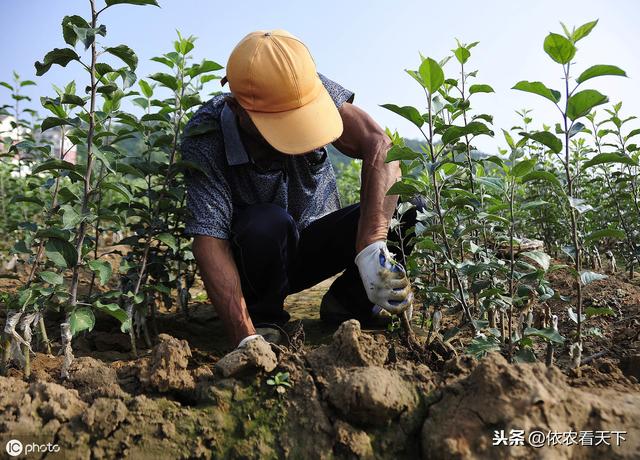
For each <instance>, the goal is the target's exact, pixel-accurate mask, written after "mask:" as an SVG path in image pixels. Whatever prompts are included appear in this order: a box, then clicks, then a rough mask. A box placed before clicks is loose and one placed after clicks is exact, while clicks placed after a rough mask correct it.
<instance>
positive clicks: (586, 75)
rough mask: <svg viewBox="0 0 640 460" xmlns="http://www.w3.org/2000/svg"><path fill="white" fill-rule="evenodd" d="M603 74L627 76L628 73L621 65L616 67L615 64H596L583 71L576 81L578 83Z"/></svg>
mask: <svg viewBox="0 0 640 460" xmlns="http://www.w3.org/2000/svg"><path fill="white" fill-rule="evenodd" d="M603 75H617V76H621V77H626V76H627V74H626V72H625V71H624V70H622V69H621V68H620V67H616V66H614V65H594V66H591V67H589V68H588V69H587V70H585V71H584V72H582V73H581V74H580V76H579V77H578V78H576V81H577V82H578V83H582V82H585V81H587V80H589V79H590V78H595V77H600V76H603Z"/></svg>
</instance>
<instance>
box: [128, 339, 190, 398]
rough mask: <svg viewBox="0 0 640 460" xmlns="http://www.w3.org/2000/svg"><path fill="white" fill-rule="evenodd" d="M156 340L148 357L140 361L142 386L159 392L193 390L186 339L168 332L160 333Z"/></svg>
mask: <svg viewBox="0 0 640 460" xmlns="http://www.w3.org/2000/svg"><path fill="white" fill-rule="evenodd" d="M158 341H159V343H158V344H157V345H156V346H155V347H153V350H152V351H151V357H150V359H149V360H143V361H142V363H143V365H142V368H141V369H140V374H139V377H140V381H141V382H142V384H143V386H145V387H147V388H149V389H153V390H156V391H159V392H160V393H166V392H168V391H183V390H193V389H194V388H195V380H194V378H193V375H192V373H191V372H189V371H188V370H187V367H188V366H189V358H190V357H191V349H190V348H189V344H188V343H187V341H186V340H178V339H176V338H174V337H171V336H170V335H168V334H160V335H159V336H158Z"/></svg>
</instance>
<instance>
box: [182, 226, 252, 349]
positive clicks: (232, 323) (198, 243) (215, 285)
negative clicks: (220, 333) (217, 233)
mask: <svg viewBox="0 0 640 460" xmlns="http://www.w3.org/2000/svg"><path fill="white" fill-rule="evenodd" d="M193 255H194V256H195V258H196V262H197V263H198V267H199V268H200V276H202V279H203V281H204V285H205V288H206V289H207V294H209V299H210V300H211V302H212V303H213V306H214V307H215V309H216V312H217V313H218V316H219V317H220V319H221V320H222V323H223V325H224V328H225V330H226V331H227V332H228V334H229V335H230V339H231V341H232V343H233V346H237V345H238V344H239V343H240V341H241V340H242V339H243V338H245V337H247V336H249V335H252V334H255V333H256V330H255V328H254V327H253V323H252V322H251V318H250V317H249V312H248V311H247V304H246V303H245V300H244V296H243V295H242V286H241V284H240V275H239V274H238V267H237V266H236V263H235V261H234V259H233V253H232V252H231V247H230V244H229V242H228V241H227V240H222V239H219V238H213V237H211V236H203V235H198V236H196V237H195V238H194V240H193Z"/></svg>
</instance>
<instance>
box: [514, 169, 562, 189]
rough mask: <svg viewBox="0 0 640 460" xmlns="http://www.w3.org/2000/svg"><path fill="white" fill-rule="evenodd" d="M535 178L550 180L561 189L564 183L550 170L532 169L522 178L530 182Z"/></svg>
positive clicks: (523, 180)
mask: <svg viewBox="0 0 640 460" xmlns="http://www.w3.org/2000/svg"><path fill="white" fill-rule="evenodd" d="M533 180H544V181H547V182H550V183H551V184H553V185H555V186H556V187H558V188H559V189H560V190H562V185H561V184H560V181H559V180H558V178H557V177H556V176H555V174H553V173H551V172H549V171H532V172H530V173H529V174H527V175H526V176H524V177H523V178H522V182H523V183H524V182H530V181H533Z"/></svg>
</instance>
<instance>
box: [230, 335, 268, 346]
mask: <svg viewBox="0 0 640 460" xmlns="http://www.w3.org/2000/svg"><path fill="white" fill-rule="evenodd" d="M254 339H263V340H264V337H262V336H261V335H260V334H253V335H248V336H246V337H245V338H244V339H242V340H241V341H240V343H239V344H238V346H237V347H236V348H243V347H244V346H245V345H247V344H248V343H249V342H251V341H252V340H254Z"/></svg>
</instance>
